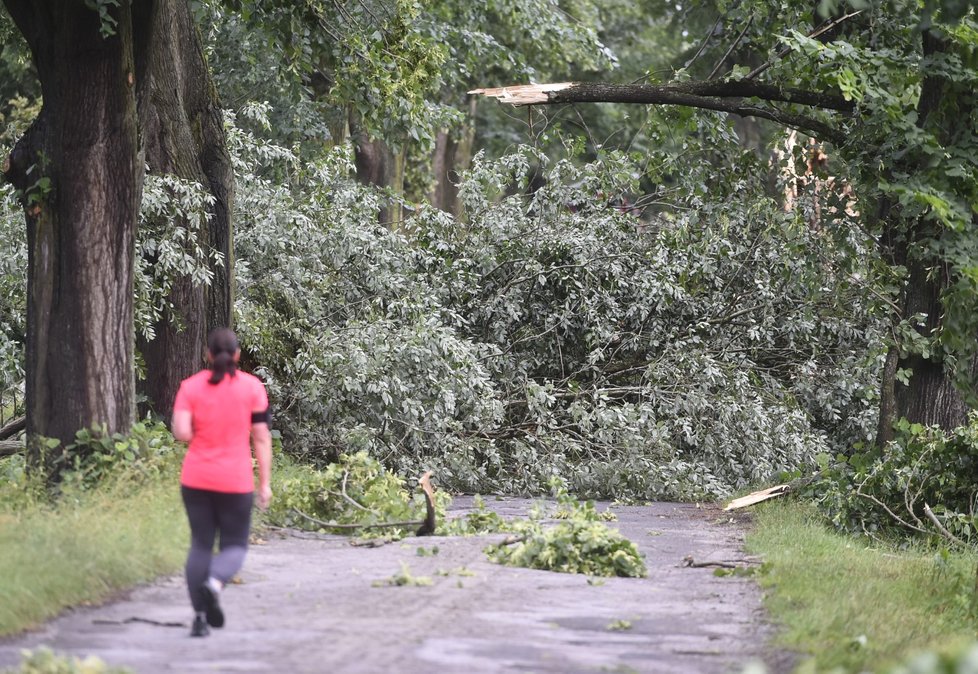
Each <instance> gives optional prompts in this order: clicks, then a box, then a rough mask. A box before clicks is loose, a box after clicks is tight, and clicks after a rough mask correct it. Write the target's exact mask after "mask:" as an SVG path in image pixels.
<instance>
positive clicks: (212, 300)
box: [0, 0, 978, 535]
mask: <svg viewBox="0 0 978 674" xmlns="http://www.w3.org/2000/svg"><path fill="white" fill-rule="evenodd" d="M3 4H4V6H5V9H6V11H5V12H3V11H0V44H2V51H0V131H2V133H0V154H2V156H3V157H5V158H7V159H6V160H5V161H4V164H3V171H4V177H5V178H6V183H5V184H4V186H3V187H0V197H2V202H0V230H2V234H0V246H2V247H3V251H2V254H0V377H2V380H0V386H2V388H3V391H4V398H3V414H4V418H5V419H11V418H15V417H17V416H19V415H21V414H23V413H26V419H27V428H26V433H27V440H28V454H29V456H30V460H31V462H32V463H33V464H34V465H36V466H43V465H45V463H51V462H52V460H53V459H52V457H56V456H61V455H63V452H64V451H68V452H69V453H70V452H85V451H87V450H86V446H85V445H84V443H81V444H79V443H78V442H76V432H77V431H79V430H80V429H91V428H94V429H96V430H97V431H99V432H102V433H108V434H113V433H126V432H128V429H129V428H130V426H131V424H132V423H133V421H134V420H135V419H138V418H143V417H146V416H150V417H152V418H163V419H165V418H166V417H167V415H168V413H169V407H170V405H171V404H172V399H173V395H174V392H175V390H176V386H177V385H178V383H179V381H180V380H181V379H182V378H183V377H185V376H187V375H188V374H190V373H191V372H193V371H195V370H196V369H198V368H199V367H201V365H202V358H201V350H202V344H203V335H204V334H205V333H206V331H207V330H208V329H209V328H210V327H213V326H218V325H224V324H229V323H230V324H233V326H234V328H235V329H236V330H237V331H238V333H239V335H240V337H241V340H242V343H243V345H244V351H245V353H244V356H243V364H244V366H245V367H246V368H247V369H249V370H252V371H254V372H256V373H258V374H259V375H260V376H261V377H263V379H264V380H265V381H266V382H267V383H268V386H269V390H270V393H271V395H272V399H273V410H274V414H275V427H276V428H277V430H278V431H279V432H280V434H281V442H282V447H283V449H284V451H286V452H288V453H290V454H292V455H294V456H296V457H299V458H301V459H302V460H304V461H308V462H311V463H314V464H323V463H325V462H328V461H330V460H334V459H336V458H337V457H338V456H339V455H341V454H343V453H349V452H352V451H356V450H361V449H364V450H367V451H368V452H369V453H370V454H372V455H373V456H375V457H377V458H378V459H381V460H382V461H383V462H384V463H385V464H386V465H388V466H389V467H391V468H395V469H397V470H399V471H402V472H405V473H407V472H410V473H416V472H417V471H419V470H420V469H423V468H431V469H433V470H435V472H436V475H437V476H438V479H439V480H440V482H441V483H442V484H443V485H447V486H449V487H453V488H458V489H465V490H473V491H505V492H538V491H540V490H542V489H545V488H546V486H547V485H548V484H549V481H550V480H551V478H552V477H553V476H555V475H556V476H560V477H561V478H563V479H564V480H566V481H567V484H568V486H569V488H570V489H571V490H572V491H575V492H576V493H579V494H582V495H588V496H602V497H613V498H622V499H639V500H641V499H651V498H700V497H705V496H716V495H720V494H725V493H729V492H731V491H733V490H736V489H740V488H743V487H745V486H748V485H751V484H757V483H759V482H763V481H765V480H769V479H775V478H777V477H779V476H783V474H785V473H789V474H795V475H801V474H809V473H812V472H814V471H816V470H820V471H821V472H820V473H819V475H820V476H821V477H822V482H820V483H819V484H820V485H821V487H820V488H819V492H818V496H819V498H820V499H821V500H822V502H823V504H824V505H826V506H827V508H828V511H829V512H830V513H831V514H832V516H833V517H834V518H835V520H836V521H837V523H839V524H841V525H849V526H853V527H856V528H862V529H865V528H866V527H877V526H881V525H883V524H885V523H890V524H892V523H893V521H894V517H893V516H895V515H894V512H893V511H892V510H891V511H890V512H889V514H887V512H886V510H887V509H885V508H884V509H880V508H878V507H877V504H881V503H886V502H890V503H892V502H894V501H895V502H898V503H900V504H903V503H906V506H907V507H906V509H905V510H906V512H903V511H901V512H903V515H902V519H903V520H904V521H903V522H902V524H910V525H912V526H918V525H919V528H925V527H929V526H930V524H929V523H928V522H926V521H924V520H923V517H924V516H923V515H922V514H921V513H920V512H918V511H916V510H915V506H914V503H915V502H916V501H915V500H914V499H908V498H904V496H905V495H907V494H918V496H919V495H921V494H926V495H927V498H928V499H929V502H930V503H932V504H940V506H943V507H944V509H940V506H938V511H937V512H938V515H939V516H940V517H942V518H944V519H943V520H942V521H943V522H944V524H945V525H946V526H948V527H952V528H953V530H954V531H956V532H958V534H959V535H970V531H971V530H972V528H973V527H972V516H971V510H972V509H971V507H970V506H971V505H972V503H973V498H974V495H973V489H972V487H971V485H969V484H963V483H959V482H958V480H956V479H955V476H964V475H968V474H971V473H970V472H969V471H970V470H971V469H972V468H973V462H974V461H975V459H974V458H973V457H974V456H975V445H976V443H978V439H976V438H978V436H976V434H978V428H975V427H973V426H971V425H969V424H971V421H970V417H969V413H970V410H971V409H972V407H973V402H974V400H975V395H974V391H975V379H976V374H978V341H976V336H978V228H976V222H975V215H976V206H978V174H976V157H978V147H976V145H978V143H976V138H975V129H976V124H975V122H976V109H975V103H976V93H975V92H976V90H978V17H976V16H975V13H974V9H973V7H972V6H971V3H970V2H964V1H960V0H941V1H940V2H935V1H932V0H929V1H928V2H926V3H924V4H923V5H921V4H920V3H918V2H916V1H914V2H887V3H883V2H876V1H875V0H874V1H871V2H867V1H866V0H859V1H858V2H856V0H850V1H849V2H845V1H837V2H836V1H832V0H821V1H819V2H809V3H801V2H787V1H785V0H781V1H778V0H742V1H736V0H733V1H731V0H717V1H716V2H705V3H693V4H690V5H687V4H686V3H676V2H671V3H664V2H660V1H659V0H640V1H638V2H632V1H629V2H625V1H619V0H610V1H601V2H598V1H593V2H592V1H591V0H489V1H487V2H482V3H467V2H454V1H453V0H436V1H433V2H425V3H421V2H413V1H412V0H350V1H347V0H333V1H332V2H319V1H318V0H309V1H308V2H299V3H297V2H279V1H277V0H267V1H260V2H259V1H258V0H223V1H222V0H196V1H193V2H191V1H189V0H143V1H141V2H137V3H129V2H126V1H125V0H87V1H86V2H80V1H73V2H68V3H65V2H61V1H60V0H59V1H57V2H55V1H54V0H4V3H3ZM529 82H535V83H545V82H581V83H586V84H580V85H578V86H573V87H567V88H559V87H558V88H553V90H552V91H550V92H549V93H546V92H545V93H543V94H539V93H538V94H536V96H537V97H536V98H534V99H533V102H534V103H535V104H534V105H531V106H528V107H512V106H510V105H508V103H509V102H514V99H513V98H512V95H510V96H509V98H508V99H507V97H506V96H503V97H502V100H501V101H499V102H497V101H496V100H492V97H491V96H489V97H487V96H482V95H481V94H471V93H469V92H471V91H473V90H476V89H482V88H492V87H501V86H506V85H514V84H526V83H529ZM487 93H490V94H491V93H493V92H487ZM497 93H498V92H497ZM515 102H520V101H519V100H516V101H515ZM25 223H26V226H25ZM973 436H976V437H973ZM64 448H68V449H67V450H65V449H64ZM58 465H64V464H58ZM56 471H57V468H55V472H56ZM937 478H940V479H939V481H938V480H937ZM854 493H859V494H860V495H861V496H862V498H857V497H855V496H853V494H854ZM867 495H868V496H867ZM920 502H921V503H923V499H921V500H920ZM901 507H902V505H901ZM896 514H899V513H896Z"/></svg>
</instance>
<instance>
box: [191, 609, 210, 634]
mask: <svg viewBox="0 0 978 674" xmlns="http://www.w3.org/2000/svg"><path fill="white" fill-rule="evenodd" d="M210 633H211V628H210V627H208V626H207V623H206V622H204V616H202V615H200V614H199V613H198V614H197V615H195V616H194V625H193V627H191V628H190V636H192V637H206V636H207V635H208V634H210Z"/></svg>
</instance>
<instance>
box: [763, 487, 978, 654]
mask: <svg viewBox="0 0 978 674" xmlns="http://www.w3.org/2000/svg"><path fill="white" fill-rule="evenodd" d="M755 521H756V525H755V527H754V528H753V531H752V532H751V534H750V535H749V536H748V539H747V549H748V550H749V551H750V552H751V553H755V554H759V555H763V557H764V559H765V561H766V562H767V563H768V564H767V566H766V567H765V569H766V571H765V573H763V574H761V576H760V583H761V585H762V587H763V588H764V589H765V605H766V606H767V608H768V610H769V611H770V614H771V616H772V618H773V620H774V621H775V622H776V623H778V624H779V625H781V626H782V632H781V636H780V638H779V641H780V645H782V646H785V647H787V648H789V649H792V650H795V651H797V652H799V653H801V654H803V656H802V658H801V660H802V663H801V664H800V665H799V667H798V671H799V672H812V671H818V672H821V671H828V670H832V669H834V668H842V669H843V671H849V672H864V671H879V670H881V669H883V668H886V667H887V666H888V665H892V664H893V663H896V662H899V661H901V660H903V659H905V658H906V657H907V656H908V655H911V654H913V653H915V652H917V651H919V650H922V649H934V650H937V651H939V652H946V651H948V650H951V649H956V648H960V647H961V645H962V644H963V643H966V642H970V641H973V640H974V639H975V629H976V625H978V621H976V619H975V611H974V604H973V602H974V589H975V563H976V561H978V557H976V555H974V554H966V553H950V554H948V553H947V552H941V551H940V550H937V549H935V548H928V547H926V546H923V545H919V546H916V547H914V546H911V547H909V548H907V547H904V548H903V549H899V548H897V547H895V546H887V545H878V544H869V543H868V542H867V541H866V540H865V539H856V538H852V537H849V536H845V535H842V534H840V533H838V532H835V531H833V530H830V529H829V528H827V527H826V526H824V525H823V524H822V523H821V522H820V521H819V520H818V518H817V515H816V514H815V513H814V510H813V509H812V507H811V506H809V505H807V504H804V503H799V502H797V501H787V500H786V501H781V502H772V503H768V504H764V505H762V506H759V507H758V508H756V509H755ZM804 654H809V655H810V656H811V658H806V657H804Z"/></svg>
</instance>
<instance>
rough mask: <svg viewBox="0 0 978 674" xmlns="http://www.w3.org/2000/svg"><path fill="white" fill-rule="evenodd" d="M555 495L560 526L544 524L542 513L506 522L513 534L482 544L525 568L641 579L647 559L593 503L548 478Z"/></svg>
mask: <svg viewBox="0 0 978 674" xmlns="http://www.w3.org/2000/svg"><path fill="white" fill-rule="evenodd" d="M550 487H551V489H553V490H554V493H555V496H556V498H557V511H556V513H555V515H556V516H557V518H558V519H560V520H562V521H561V522H560V523H559V524H557V525H554V526H549V527H544V526H543V525H542V522H541V517H542V512H541V511H540V510H539V509H535V510H534V511H533V512H531V513H530V517H529V518H528V519H518V520H514V521H512V522H509V523H508V526H507V530H508V531H512V532H513V533H514V536H512V537H510V538H509V539H507V540H505V541H503V542H501V543H498V544H496V545H490V546H489V547H488V548H486V554H488V555H489V559H491V560H493V561H495V562H499V563H500V564H507V565H509V566H524V567H527V568H531V569H545V570H547V571H558V572H561V573H584V574H588V575H591V576H622V577H626V578H644V577H645V575H646V574H647V573H648V572H647V570H646V568H645V561H644V560H643V556H642V554H641V553H640V552H639V551H638V548H637V547H636V546H635V544H634V543H633V542H632V541H630V540H628V539H627V538H625V537H623V536H622V535H621V534H620V533H619V532H618V531H617V530H616V529H612V528H610V527H608V526H607V525H606V524H603V523H602V521H607V520H608V518H607V517H606V515H607V514H608V512H607V511H605V512H598V511H597V509H596V508H595V506H594V502H593V501H586V502H580V501H578V500H577V499H575V498H573V497H572V496H570V494H568V493H567V490H566V488H565V485H564V483H563V481H562V480H560V479H557V478H554V479H553V480H551V482H550Z"/></svg>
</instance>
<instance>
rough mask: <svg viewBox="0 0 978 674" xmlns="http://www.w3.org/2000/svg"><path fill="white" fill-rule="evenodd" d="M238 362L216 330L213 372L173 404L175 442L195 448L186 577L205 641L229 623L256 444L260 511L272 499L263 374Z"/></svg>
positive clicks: (189, 461)
mask: <svg viewBox="0 0 978 674" xmlns="http://www.w3.org/2000/svg"><path fill="white" fill-rule="evenodd" d="M240 357H241V349H240V347H239V346H238V338H237V337H236V336H235V334H234V333H233V332H231V330H229V329H227V328H218V329H217V330H214V331H213V332H211V334H210V335H209V336H208V337H207V361H208V363H209V364H210V368H209V369H207V370H202V371H200V372H198V373H197V374H195V375H193V376H192V377H188V378H187V379H184V380H183V382H182V383H181V384H180V390H179V391H178V392H177V398H176V401H175V402H174V403H173V437H175V438H176V439H177V440H181V441H184V442H189V443H190V444H189V446H188V448H187V455H186V457H185V458H184V460H183V470H182V471H181V474H180V491H181V493H182V494H183V503H184V506H185V507H186V509H187V518H188V519H189V520H190V539H191V543H190V553H189V554H188V555H187V566H186V572H187V588H188V590H189V591H190V602H191V603H192V604H193V607H194V612H195V615H194V623H193V627H192V628H191V631H190V635H191V636H194V637H203V636H207V635H208V634H209V633H210V630H209V629H208V627H207V626H208V625H210V626H211V627H222V626H223V625H224V612H223V611H222V610H221V605H220V601H219V597H220V593H221V590H222V589H223V588H224V585H225V584H226V583H227V582H228V581H229V580H231V578H233V577H234V574H235V573H237V572H238V570H239V569H240V568H241V565H242V563H243V562H244V558H245V551H246V550H247V548H248V534H249V531H250V528H251V507H252V503H253V501H254V492H255V477H254V472H253V469H252V463H251V445H254V451H255V458H256V459H258V507H259V508H261V509H262V510H264V509H265V508H267V507H268V504H269V502H270V501H271V499H272V489H271V484H270V480H271V469H272V435H271V432H270V431H269V427H268V426H269V421H270V419H269V412H268V396H267V394H266V393H265V386H264V384H262V383H261V381H260V380H259V379H258V378H257V377H254V376H252V375H250V374H247V373H245V372H238V371H237V363H238V359H239V358H240ZM218 533H220V544H219V552H218V554H217V555H216V556H214V555H213V551H214V539H215V537H216V535H217V534H218Z"/></svg>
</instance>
